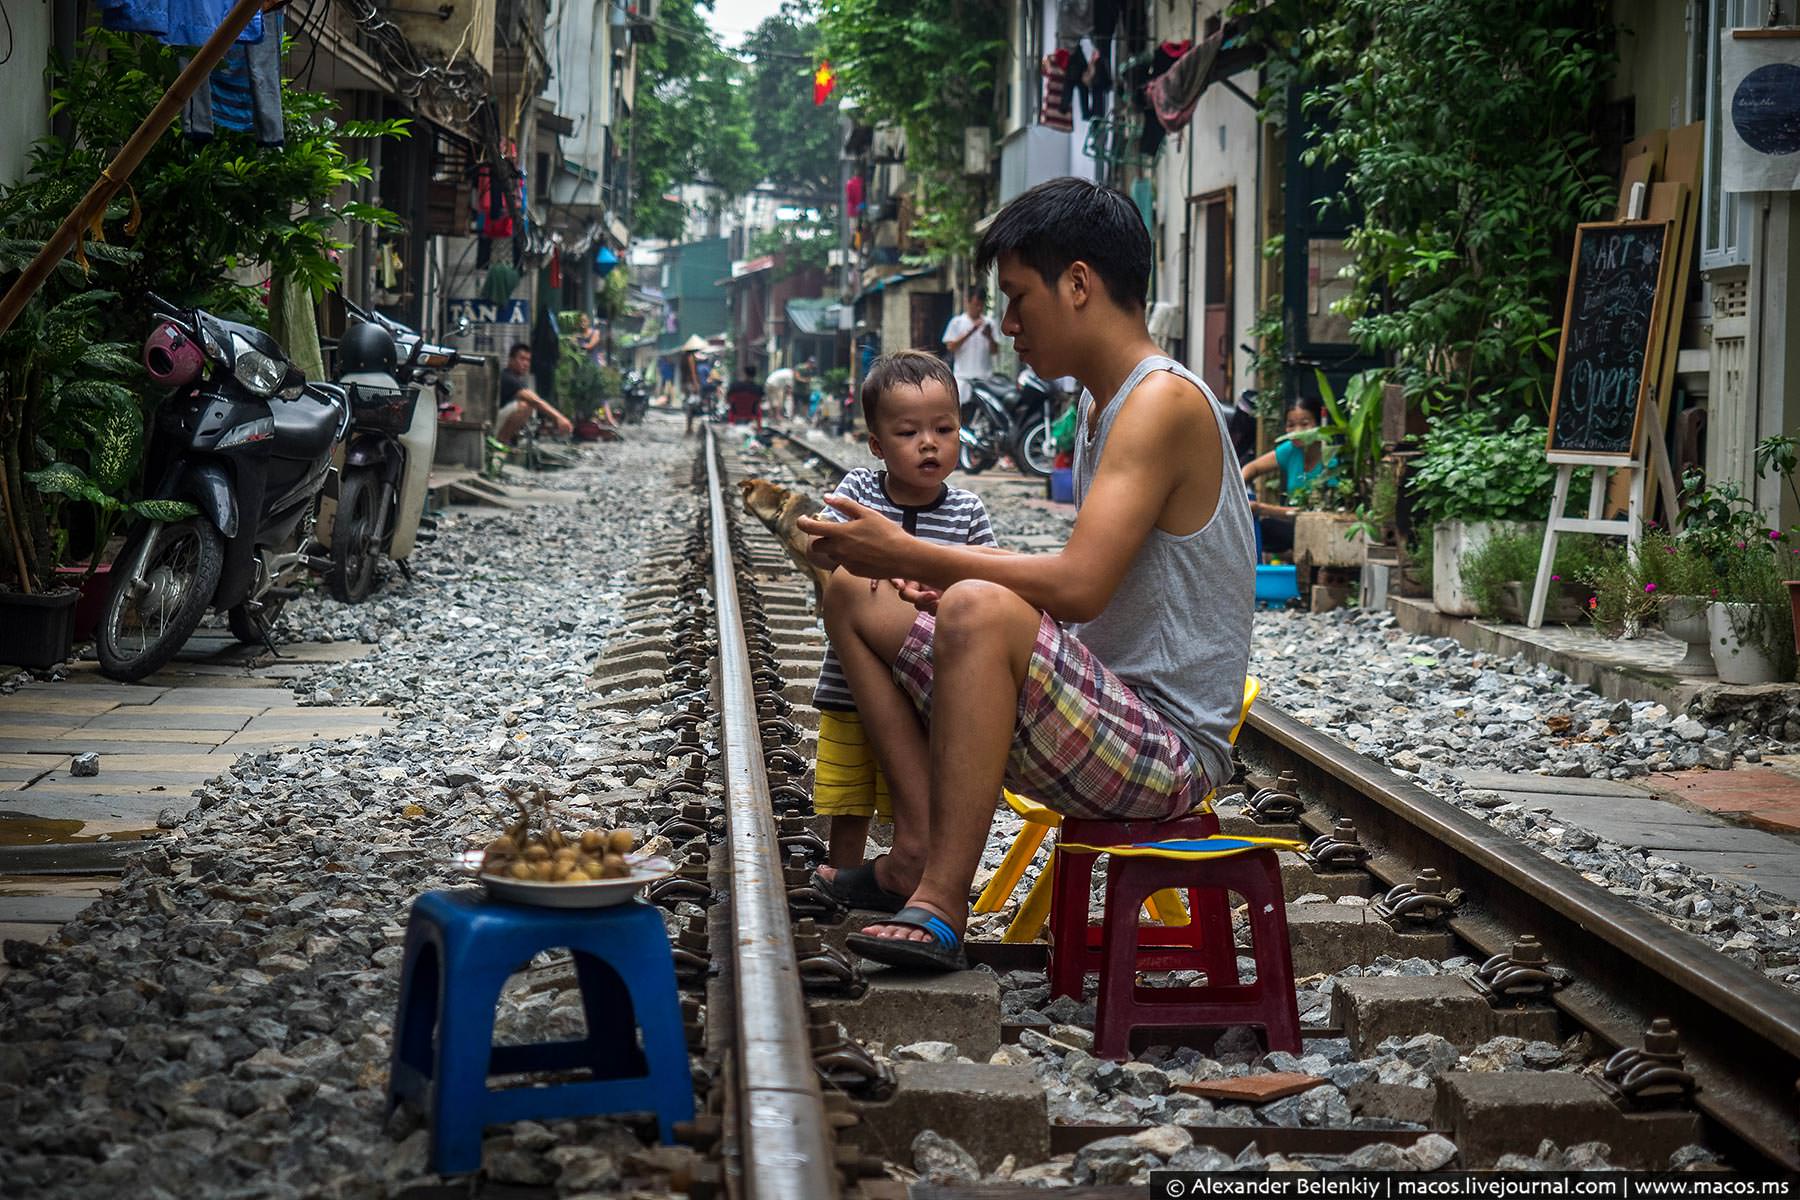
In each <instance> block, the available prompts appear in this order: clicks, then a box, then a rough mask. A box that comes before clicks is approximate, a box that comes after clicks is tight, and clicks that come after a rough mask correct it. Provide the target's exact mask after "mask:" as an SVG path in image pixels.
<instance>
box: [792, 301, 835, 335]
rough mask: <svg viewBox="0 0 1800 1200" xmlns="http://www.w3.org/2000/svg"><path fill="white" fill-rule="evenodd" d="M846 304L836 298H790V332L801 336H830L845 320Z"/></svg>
mask: <svg viewBox="0 0 1800 1200" xmlns="http://www.w3.org/2000/svg"><path fill="white" fill-rule="evenodd" d="M843 312H844V306H843V305H842V304H839V303H838V302H837V301H835V300H805V299H803V300H789V301H788V302H787V320H788V332H789V333H796V334H799V335H800V336H801V337H830V336H832V335H833V334H835V333H837V332H838V330H839V328H840V323H841V321H842V320H843Z"/></svg>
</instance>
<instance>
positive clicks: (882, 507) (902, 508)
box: [807, 350, 994, 912]
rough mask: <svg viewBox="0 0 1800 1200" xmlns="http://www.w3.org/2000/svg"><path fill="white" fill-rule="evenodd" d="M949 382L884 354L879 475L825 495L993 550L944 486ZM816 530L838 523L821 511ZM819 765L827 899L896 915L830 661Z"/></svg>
mask: <svg viewBox="0 0 1800 1200" xmlns="http://www.w3.org/2000/svg"><path fill="white" fill-rule="evenodd" d="M956 396H957V393H956V379H955V377H954V376H952V375H951V373H950V369H949V368H948V367H947V366H945V365H944V363H943V362H942V360H940V359H938V358H937V357H935V356H933V355H930V354H926V353H924V352H923V351H920V350H901V351H899V352H897V353H894V354H886V355H883V356H882V357H880V358H878V359H876V360H875V362H874V363H873V364H872V365H871V366H870V368H869V373H868V376H867V378H865V379H864V380H863V385H862V395H861V408H862V416H863V422H864V424H865V425H867V426H868V431H869V452H870V453H871V454H873V455H874V456H875V457H876V458H879V459H880V460H881V461H882V463H883V464H884V465H885V466H886V468H887V469H886V470H883V471H872V470H870V469H868V468H867V467H859V468H857V469H856V470H854V471H851V472H850V473H849V474H848V475H846V476H844V478H843V481H842V482H841V483H839V484H838V486H837V489H836V490H835V491H834V492H833V495H837V496H846V497H848V498H849V499H851V500H854V501H856V502H857V503H858V504H861V505H863V506H865V507H867V508H870V509H872V510H874V511H875V512H878V513H880V514H881V515H882V516H884V517H886V518H887V519H888V520H890V521H893V522H895V523H896V524H898V525H899V526H900V527H901V528H903V529H904V530H906V532H907V533H909V534H911V535H913V536H914V537H917V538H921V539H923V540H925V541H929V542H943V543H947V544H950V545H956V546H992V545H993V544H994V531H993V529H992V528H991V527H990V526H989V525H988V517H987V509H986V508H984V507H983V506H982V503H981V498H980V497H979V496H977V495H975V493H973V492H968V491H964V490H963V489H962V488H954V487H951V486H949V485H948V484H947V483H945V482H944V478H945V476H947V475H949V474H950V472H951V470H952V469H953V468H954V467H955V466H956V461H957V445H958V433H959V432H960V430H961V425H962V423H961V420H960V417H959V414H958V408H957V398H956ZM820 519H821V520H833V521H842V520H843V519H844V518H843V516H842V515H840V514H839V513H838V512H837V511H836V510H835V509H831V508H827V509H826V510H825V511H824V512H823V513H821V514H820ZM817 547H818V543H817V541H816V540H815V542H814V543H813V547H812V548H810V549H809V550H808V555H807V556H808V557H809V558H810V559H811V560H812V561H813V562H814V563H815V564H816V565H817V566H820V567H822V568H824V569H826V570H832V569H834V568H835V567H836V566H837V564H836V562H834V561H833V560H832V559H831V558H830V556H829V555H826V554H823V553H822V552H820V551H819V550H818V548H817ZM813 707H815V708H817V709H818V710H819V747H818V760H817V762H816V763H815V764H814V768H813V808H814V810H815V811H817V812H818V813H819V814H821V815H823V816H828V817H830V818H831V833H830V844H831V845H830V856H829V862H830V864H831V865H832V866H833V867H836V868H838V870H837V871H836V873H835V874H834V875H833V876H832V880H831V886H830V887H829V889H828V890H829V891H830V893H831V894H832V895H833V897H834V898H836V899H837V900H839V901H840V902H842V903H844V904H846V905H848V906H850V907H852V908H865V909H873V910H875V911H877V912H897V911H898V910H899V909H900V908H901V907H903V906H904V905H905V903H906V897H905V896H904V895H899V894H895V893H892V892H889V891H887V890H886V889H885V888H883V887H881V886H880V884H879V883H877V882H876V879H875V870H874V864H873V863H867V864H865V863H864V862H863V851H864V848H865V847H866V845H867V842H868V835H869V821H870V818H871V817H872V816H873V815H874V814H875V813H877V812H879V813H881V815H883V816H892V809H891V808H890V807H889V803H888V793H887V781H886V779H885V778H884V777H883V775H882V772H881V768H880V766H879V765H877V763H876V761H875V754H874V747H873V746H871V745H870V743H869V741H868V739H867V738H866V737H865V736H864V735H863V728H862V721H861V720H860V719H859V718H858V716H857V713H856V700H855V698H854V697H853V696H852V695H851V694H850V685H849V684H848V682H847V681H846V680H845V679H844V673H843V669H842V668H841V667H839V665H838V660H837V655H836V654H835V653H833V652H832V651H831V650H830V649H829V648H827V649H826V651H825V662H824V665H823V666H821V667H820V668H819V685H818V688H817V689H816V690H815V691H814V693H813Z"/></svg>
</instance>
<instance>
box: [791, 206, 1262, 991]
mask: <svg viewBox="0 0 1800 1200" xmlns="http://www.w3.org/2000/svg"><path fill="white" fill-rule="evenodd" d="M995 263H997V264H998V266H999V282H1000V290H1001V291H1002V292H1004V293H1005V296H1006V302H1007V303H1006V315H1005V318H1004V320H1003V322H1002V324H1001V331H1002V332H1003V333H1004V334H1006V335H1007V336H1009V337H1011V338H1013V339H1014V346H1015V347H1016V348H1017V350H1018V352H1019V355H1020V357H1021V358H1023V359H1024V360H1025V361H1026V362H1027V363H1028V364H1030V365H1031V367H1032V368H1033V369H1034V370H1036V371H1037V373H1038V374H1039V375H1042V376H1044V377H1045V378H1047V379H1053V378H1056V377H1057V376H1060V375H1074V376H1076V377H1077V378H1079V379H1080V380H1081V382H1082V384H1083V385H1084V387H1085V389H1086V390H1085V391H1084V393H1083V395H1082V398H1081V410H1080V428H1079V433H1078V435H1077V438H1076V451H1075V478H1076V485H1075V486H1076V492H1075V495H1076V502H1077V504H1078V506H1079V511H1078V515H1077V517H1076V521H1075V527H1074V529H1073V530H1072V531H1071V533H1070V535H1069V541H1068V544H1067V545H1066V546H1064V547H1063V549H1062V550H1060V551H1058V552H1056V553H1054V554H1004V553H998V552H994V551H991V550H990V551H983V550H980V549H975V548H970V547H958V546H945V545H940V544H936V543H931V542H924V541H920V540H919V539H917V538H910V537H907V536H906V534H905V533H904V532H903V531H902V530H900V529H899V527H898V526H896V525H895V524H894V523H893V522H892V521H889V520H886V519H885V518H883V517H881V516H880V515H879V514H876V513H873V512H870V511H868V510H866V509H864V508H862V506H860V505H857V504H856V503H854V502H852V501H849V500H846V499H843V498H839V497H833V498H830V499H828V500H827V503H829V504H830V505H831V506H832V507H833V508H835V509H837V510H838V512H840V513H841V514H843V516H844V517H845V518H846V520H843V521H841V522H839V521H815V520H810V519H803V520H802V521H801V522H800V525H801V528H802V529H804V530H805V532H807V533H809V534H811V535H813V536H814V537H816V538H817V539H818V541H817V542H816V543H815V546H816V547H817V548H819V549H821V550H822V551H823V552H824V553H826V554H828V555H829V556H830V558H831V559H832V560H833V561H835V562H836V563H838V564H839V566H840V567H841V568H842V569H841V570H838V571H837V572H835V574H834V575H833V577H832V579H831V583H830V585H829V587H828V589H827V599H826V605H825V625H826V630H827V632H828V633H829V634H830V637H831V645H832V649H833V650H834V651H836V653H837V655H838V659H839V661H840V662H841V663H842V666H843V670H844V674H845V677H846V678H847V679H848V681H849V683H850V688H851V691H852V693H853V694H854V695H855V697H856V707H857V709H858V711H859V712H860V713H861V714H862V719H863V724H864V727H865V729H866V730H867V732H868V734H869V736H870V739H871V741H872V742H873V743H874V747H875V750H876V754H877V758H878V759H879V761H880V762H881V764H882V766H883V768H884V770H885V771H886V772H887V776H888V786H889V789H890V791H891V792H894V793H896V795H895V805H894V807H895V810H896V811H901V810H903V809H907V808H911V809H914V810H915V811H923V812H925V813H927V814H928V820H927V821H926V822H925V824H924V826H923V827H920V825H919V824H918V823H916V822H915V823H913V824H912V825H910V826H896V828H895V830H894V847H893V851H892V852H891V853H889V854H888V855H886V856H884V857H882V858H879V859H877V860H875V862H874V863H872V864H866V865H865V866H864V867H862V868H859V869H861V870H866V871H870V872H872V873H873V875H874V882H875V883H876V884H877V885H878V886H880V887H881V888H883V889H885V890H887V891H890V892H898V893H900V894H902V895H905V896H907V897H908V903H907V906H906V907H905V908H903V909H902V910H901V911H900V912H898V913H896V914H895V915H894V916H893V917H891V918H889V919H887V920H885V921H882V922H881V923H879V924H875V925H871V926H869V927H868V928H867V929H865V930H864V931H863V932H862V933H860V934H855V935H852V937H851V939H850V945H851V948H852V949H854V950H855V951H856V952H857V953H859V954H861V955H862V956H863V957H865V958H870V959H873V960H875V961H877V962H885V963H892V964H896V965H904V966H924V967H930V968H935V969H940V970H951V969H957V968H960V967H962V966H964V965H965V964H966V959H965V957H964V954H963V947H962V937H963V930H964V927H965V925H966V924H967V921H968V911H969V888H970V885H971V883H972V882H973V880H974V876H975V871H976V868H977V867H978V866H979V865H980V861H981V852H982V848H983V847H984V846H985V844H986V841H987V834H988V829H989V826H990V824H991V823H992V821H993V815H994V805H995V797H996V796H998V795H999V794H1000V788H1001V784H1002V781H1003V780H1004V781H1005V782H1006V783H1007V784H1008V785H1009V786H1011V787H1012V788H1013V789H1014V790H1016V791H1018V792H1020V793H1021V794H1023V795H1028V796H1030V797H1032V798H1033V799H1035V800H1038V801H1040V802H1041V803H1043V804H1046V805H1049V806H1050V807H1052V808H1054V809H1057V810H1058V811H1060V812H1062V813H1065V814H1067V815H1069V816H1074V817H1099V818H1111V819H1120V820H1123V819H1135V820H1146V819H1151V820H1153V819H1161V818H1166V817H1173V816H1178V815H1180V814H1182V813H1184V812H1186V811H1187V810H1188V809H1189V808H1191V807H1192V806H1193V805H1194V804H1196V803H1198V801H1199V800H1200V798H1201V797H1203V796H1204V795H1206V793H1207V792H1208V791H1209V790H1210V789H1211V787H1212V786H1213V785H1214V783H1219V782H1223V781H1224V780H1225V779H1226V778H1228V777H1229V774H1230V771H1231V755H1230V743H1229V735H1230V732H1231V728H1232V726H1233V725H1234V724H1235V723H1236V721H1237V716H1238V710H1239V708H1240V706H1241V704H1242V700H1243V688H1244V675H1245V672H1246V669H1247V667H1248V665H1249V657H1250V623H1251V616H1252V611H1253V606H1254V597H1255V563H1254V545H1255V540H1254V535H1253V533H1252V529H1251V521H1250V508H1249V505H1248V503H1247V501H1246V499H1245V496H1244V488H1243V485H1242V482H1241V480H1240V478H1239V476H1238V474H1237V472H1236V470H1235V469H1230V470H1228V469H1227V465H1228V464H1230V466H1232V467H1233V468H1235V463H1234V462H1232V461H1231V459H1230V455H1229V451H1228V447H1230V445H1231V439H1230V434H1229V432H1228V427H1227V424H1226V414H1225V411H1224V409H1223V408H1221V407H1220V405H1219V402H1218V400H1217V399H1215V398H1214V397H1213V396H1212V395H1211V393H1209V392H1208V391H1207V390H1206V388H1205V386H1204V385H1203V384H1202V383H1201V382H1200V380H1199V379H1198V378H1196V377H1195V376H1194V375H1193V373H1192V372H1190V371H1188V370H1187V369H1186V368H1185V367H1183V366H1181V365H1180V364H1178V363H1176V362H1175V361H1174V360H1172V359H1170V358H1167V357H1165V356H1164V355H1163V354H1162V352H1161V351H1160V350H1159V349H1158V348H1157V346H1156V344H1155V343H1154V342H1152V341H1151V340H1150V334H1149V331H1148V329H1147V328H1146V327H1145V323H1144V308H1145V302H1146V299H1147V296H1148V292H1149V281H1150V235H1149V232H1148V231H1147V230H1146V229H1145V228H1144V223H1143V219H1142V218H1141V217H1140V216H1139V214H1138V210H1137V208H1136V207H1135V206H1134V205H1133V204H1132V202H1131V200H1130V199H1129V198H1128V197H1126V196H1125V195H1124V194H1123V193H1121V192H1118V191H1115V190H1113V189H1111V188H1105V187H1101V186H1098V185H1096V184H1093V183H1089V182H1087V181H1085V180H1080V179H1073V178H1065V179H1055V180H1051V181H1050V182H1048V183H1044V184H1040V185H1039V186H1037V187H1035V188H1032V189H1031V190H1030V191H1028V192H1026V193H1025V194H1024V195H1022V196H1019V197H1018V198H1017V199H1015V200H1013V201H1012V203H1010V204H1008V205H1007V206H1006V208H1005V209H1003V210H1002V211H1001V213H1000V214H999V216H998V217H997V218H996V219H995V220H994V222H993V224H992V225H991V226H990V227H989V229H988V231H987V233H986V234H985V235H983V237H982V240H981V246H980V249H979V251H978V267H979V269H980V270H982V271H986V270H987V268H988V266H989V265H990V264H995ZM1096 398H1102V399H1103V400H1104V402H1101V400H1098V399H1096ZM859 577H860V578H859ZM868 580H890V581H892V585H893V586H891V587H881V588H871V585H870V584H869V582H867V581H868ZM903 789H910V790H912V791H913V794H914V797H916V798H915V799H908V800H907V801H906V802H904V803H903V802H902V796H901V795H899V794H898V793H901V792H902V790H903ZM820 875H821V877H822V878H824V879H826V880H830V879H831V878H832V877H833V869H832V868H830V867H821V868H820Z"/></svg>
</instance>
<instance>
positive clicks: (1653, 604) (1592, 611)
mask: <svg viewBox="0 0 1800 1200" xmlns="http://www.w3.org/2000/svg"><path fill="white" fill-rule="evenodd" d="M1581 578H1582V582H1584V583H1586V584H1587V585H1588V586H1589V587H1590V588H1592V589H1593V595H1592V596H1591V597H1590V598H1589V600H1588V616H1589V617H1590V618H1591V619H1592V620H1593V622H1594V627H1595V628H1596V629H1598V630H1599V631H1600V632H1601V633H1602V634H1604V635H1606V636H1607V637H1620V636H1625V637H1635V636H1636V635H1637V633H1638V631H1639V630H1640V629H1642V628H1643V627H1644V626H1646V625H1648V624H1650V623H1651V620H1652V618H1654V617H1655V615H1656V611H1657V607H1658V605H1659V604H1660V603H1661V601H1662V597H1661V596H1660V595H1659V594H1658V592H1659V590H1660V589H1659V588H1658V586H1657V583H1656V580H1655V579H1653V578H1651V577H1650V575H1649V573H1648V572H1647V571H1646V570H1645V569H1644V566H1643V564H1642V562H1641V561H1640V560H1639V558H1638V556H1637V555H1635V554H1633V553H1632V552H1631V549H1630V548H1629V547H1627V546H1625V545H1624V544H1622V543H1615V544H1614V545H1611V546H1608V547H1607V548H1606V549H1605V550H1603V551H1601V552H1600V554H1599V555H1598V556H1597V557H1596V558H1595V560H1594V561H1593V563H1592V564H1591V565H1590V566H1589V567H1588V568H1587V569H1586V570H1585V571H1583V572H1582V575H1581Z"/></svg>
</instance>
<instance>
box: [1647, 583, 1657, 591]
mask: <svg viewBox="0 0 1800 1200" xmlns="http://www.w3.org/2000/svg"><path fill="white" fill-rule="evenodd" d="M1644 590H1645V591H1646V592H1654V591H1655V590H1656V585H1655V584H1654V583H1646V584H1645V585H1644Z"/></svg>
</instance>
